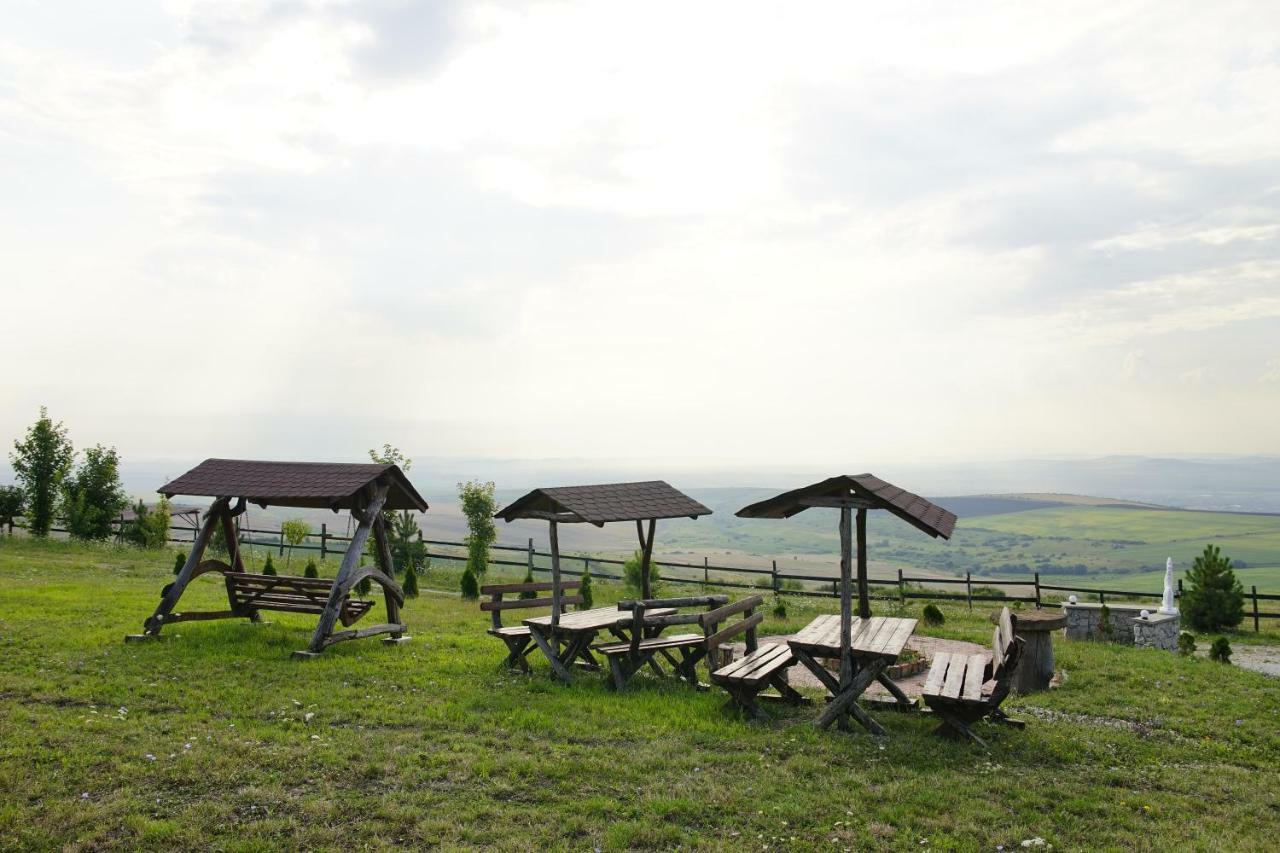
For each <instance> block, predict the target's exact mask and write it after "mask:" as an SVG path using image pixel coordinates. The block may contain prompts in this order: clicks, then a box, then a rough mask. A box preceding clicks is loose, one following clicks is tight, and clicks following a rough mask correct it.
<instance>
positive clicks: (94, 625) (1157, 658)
mask: <svg viewBox="0 0 1280 853" xmlns="http://www.w3.org/2000/svg"><path fill="white" fill-rule="evenodd" d="M172 564H173V555H172V552H163V553H155V554H146V553H143V552H139V551H134V550H127V549H115V548H106V547H103V548H95V547H87V546H81V545H74V544H68V543H57V542H50V543H40V542H32V541H29V540H22V539H18V540H12V539H7V538H0V580H3V583H0V709H3V712H2V713H0V846H3V847H4V848H12V849H48V848H65V849H98V848H108V847H128V848H130V849H175V848H194V847H202V848H203V847H213V848H217V849H229V850H257V849H276V848H345V849H350V848H366V847H367V848H378V847H396V846H421V845H440V846H444V847H449V848H456V847H497V848H503V849H513V850H516V849H518V850H529V849H539V848H553V849H573V850H584V849H592V848H596V847H599V848H604V849H617V848H627V847H640V848H669V847H677V846H683V847H708V848H733V849H762V848H763V847H766V846H767V847H769V848H771V849H774V848H786V849H810V848H823V849H829V848H834V849H848V848H852V849H861V848H867V847H884V848H894V849H904V848H908V847H910V848H912V849H965V850H969V849H986V850H993V849H995V848H996V846H997V845H1004V847H1005V849H1009V848H1010V847H1019V845H1020V844H1021V843H1022V842H1023V841H1024V840H1029V839H1034V838H1042V839H1044V841H1045V842H1046V843H1047V844H1051V845H1053V846H1054V847H1055V848H1058V849H1106V848H1115V849H1135V848H1137V849H1163V848H1167V847H1169V846H1176V847H1185V848H1192V849H1196V848H1199V849H1206V850H1208V849H1224V848H1226V849H1265V848H1273V845H1274V844H1275V839H1276V838H1277V836H1278V833H1280V802H1278V801H1277V798H1276V791H1277V790H1280V681H1278V680H1272V679H1267V678H1265V677H1263V676H1261V675H1257V674H1254V673H1250V672H1246V671H1242V670H1239V669H1237V668H1234V667H1224V666H1221V665H1219V664H1214V663H1211V662H1208V661H1204V660H1187V659H1182V658H1179V657H1177V656H1175V655H1171V654H1168V653H1162V652H1157V651H1147V650H1135V649H1131V648H1121V647H1115V646H1108V645H1101V644H1094V643H1061V644H1060V645H1059V646H1058V649H1057V657H1058V663H1059V666H1060V667H1061V668H1063V669H1064V670H1065V671H1066V673H1067V680H1066V682H1065V684H1064V686H1063V687H1062V688H1060V689H1058V690H1055V691H1051V692H1047V693H1040V694H1036V695H1034V696H1031V697H1027V698H1015V699H1013V700H1011V701H1010V702H1008V703H1007V704H1006V707H1008V708H1009V709H1010V710H1011V711H1012V712H1014V713H1015V714H1017V715H1020V716H1022V717H1024V718H1025V719H1027V720H1028V726H1027V728H1026V730H1025V731H1022V732H1018V731H1016V730H1012V729H995V728H991V727H988V726H985V725H983V726H981V727H980V731H982V732H984V733H985V734H986V735H988V736H989V739H990V741H991V744H992V747H991V750H990V751H984V750H982V749H979V748H976V747H974V746H970V745H964V744H956V743H951V742H947V741H942V740H940V739H936V738H934V737H932V736H930V734H929V732H930V730H931V729H932V727H933V723H932V721H931V720H930V719H928V718H927V717H924V716H921V715H903V714H893V713H880V714H878V718H879V719H880V720H881V722H882V723H883V724H884V725H885V727H886V728H887V729H888V731H889V735H890V736H889V737H888V738H887V739H876V738H873V737H870V736H868V735H866V734H861V733H859V734H841V733H838V732H835V731H831V732H823V731H817V730H815V729H814V728H813V726H812V725H811V720H812V718H813V716H814V711H813V709H798V710H796V711H794V712H791V713H789V714H788V715H787V716H784V717H783V718H781V719H779V720H776V721H774V722H772V723H770V724H765V725H761V724H747V723H744V722H742V721H741V720H739V719H737V718H735V717H734V716H732V715H730V714H728V713H726V712H724V711H723V710H722V709H721V705H722V703H723V701H724V697H723V694H721V693H719V692H717V691H710V692H705V693H698V692H694V691H691V690H689V689H687V688H682V687H680V686H678V685H667V684H658V683H655V682H653V681H646V680H644V679H640V680H639V683H638V684H637V686H636V687H634V688H633V689H631V690H629V691H627V692H624V693H622V694H616V693H613V692H611V691H609V690H607V689H606V688H605V686H604V683H603V679H602V678H599V677H594V676H586V677H584V678H582V679H580V680H579V682H578V683H577V684H575V685H574V686H572V687H568V688H566V687H563V686H559V685H557V684H554V683H552V681H551V680H550V678H549V676H548V669H547V667H546V665H545V663H541V662H540V664H539V665H538V666H536V667H535V673H534V675H533V676H531V677H527V676H519V675H513V674H508V673H504V672H501V671H499V669H498V666H497V665H498V662H499V661H500V660H501V659H502V656H503V654H502V647H501V644H500V643H499V642H497V641H496V640H494V639H493V638H491V637H488V636H486V635H485V633H484V627H485V624H486V619H487V615H482V614H481V613H480V612H479V610H478V608H477V607H476V605H475V604H474V603H466V602H462V601H460V600H459V599H458V598H456V597H455V596H453V595H450V594H432V593H427V594H424V595H423V596H422V597H421V598H418V599H417V600H415V601H412V602H410V603H409V605H408V606H407V608H406V611H405V612H406V616H407V619H408V622H409V624H410V625H411V627H412V629H413V635H414V640H413V642H411V643H408V644H406V645H404V646H400V647H384V646H382V645H381V644H379V643H377V642H376V641H359V642H353V643H346V644H342V645H340V646H337V647H334V648H333V649H331V650H330V651H329V652H327V653H326V654H325V655H324V657H322V658H320V659H318V660H313V661H305V662H296V661H292V660H290V659H289V653H290V652H291V651H293V650H294V649H299V648H302V647H304V646H305V644H306V642H307V639H308V638H309V636H310V631H311V628H312V627H313V626H314V620H313V619H312V618H310V617H304V616H289V615H283V614H271V618H272V619H273V620H274V622H273V624H271V625H269V626H265V627H263V626H253V625H249V624H247V623H239V622H206V623H188V624H180V625H176V626H171V627H170V628H169V629H168V630H167V631H166V633H167V634H168V635H169V637H170V638H169V639H168V640H167V641H165V642H162V643H151V644H130V645H126V644H124V643H123V642H122V638H123V635H124V634H125V633H132V632H136V631H138V630H139V629H140V627H141V622H142V620H143V618H144V617H145V616H147V615H148V614H149V613H150V611H151V609H152V608H153V607H154V605H155V603H156V600H157V596H158V594H159V590H160V587H161V586H162V585H163V584H164V583H166V582H167V581H168V579H169V578H170V577H171V574H170V573H171V568H172ZM294 569H295V570H297V571H300V569H301V566H300V564H297V560H295V566H294ZM455 584H456V575H452V574H447V573H444V572H440V573H438V574H432V575H430V576H429V577H428V578H427V579H426V580H425V581H424V585H426V586H436V587H440V588H447V589H453V588H455ZM617 594H618V590H617V589H616V588H612V587H610V586H609V585H607V584H603V583H600V584H598V585H597V604H599V603H602V602H603V601H607V600H610V599H611V598H615V597H617ZM188 596H189V597H188V598H187V599H185V600H184V606H186V607H193V606H194V605H196V604H202V605H207V606H210V607H215V606H225V596H224V595H223V593H222V592H221V585H220V584H219V583H218V582H217V581H216V580H214V579H211V578H203V579H201V580H199V581H197V582H196V583H195V584H194V585H193V588H192V590H191V591H189V593H188ZM220 599H221V604H219V600H220ZM788 604H789V613H788V617H787V619H786V620H777V619H770V620H769V621H767V622H766V623H765V627H766V628H767V629H769V631H770V632H781V631H786V630H794V629H795V628H797V627H799V626H800V625H802V624H804V623H805V622H807V621H808V619H809V618H811V617H812V615H813V614H814V613H816V612H818V611H817V610H813V609H805V608H806V606H811V607H814V608H817V607H821V608H823V609H824V610H826V611H830V610H832V609H833V608H834V607H835V603H834V602H833V601H828V600H824V601H820V602H815V603H813V604H812V605H807V603H806V602H798V601H790V602H789V603H788ZM921 604H922V602H917V603H914V604H913V606H912V608H911V609H910V612H912V613H913V614H917V613H918V609H919V607H920V606H921ZM944 611H945V612H946V615H947V618H948V621H947V625H946V626H945V628H944V629H941V630H939V631H936V632H935V633H939V634H945V635H948V636H954V637H963V638H966V639H972V640H975V641H979V642H986V641H988V640H989V637H990V624H989V623H988V622H987V621H986V620H985V613H975V614H969V613H967V612H966V611H964V610H963V609H961V608H957V607H944ZM880 612H885V611H884V610H883V608H882V609H881V610H880ZM376 616H377V614H376V613H375V618H376ZM1019 849H1021V848H1019Z"/></svg>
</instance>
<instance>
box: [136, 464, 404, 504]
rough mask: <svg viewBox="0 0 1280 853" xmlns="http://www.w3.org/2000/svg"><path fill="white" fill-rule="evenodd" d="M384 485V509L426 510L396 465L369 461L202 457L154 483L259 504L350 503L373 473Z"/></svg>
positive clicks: (168, 491)
mask: <svg viewBox="0 0 1280 853" xmlns="http://www.w3.org/2000/svg"><path fill="white" fill-rule="evenodd" d="M384 475H385V476H387V477H388V478H389V480H390V488H389V489H388V491H387V501H386V504H385V505H384V506H383V508H384V509H390V510H395V509H413V510H418V511H419V512H426V510H427V502H426V501H425V500H424V499H423V497H422V495H420V494H418V491H417V489H415V488H414V487H413V484H412V483H410V482H409V478H408V477H406V476H405V475H404V472H403V471H401V470H400V468H399V467H397V466H396V465H380V464H378V463H374V462H356V463H348V462H266V461H260V460H250V459H206V460H205V461H203V462H201V463H200V464H199V465H197V466H196V467H194V468H192V469H191V470H190V471H188V472H187V473H185V474H183V475H182V476H181V477H178V478H177V479H176V480H174V481H172V482H170V483H166V484H165V485H163V486H161V487H160V488H159V489H157V491H158V492H160V493H161V494H162V495H165V496H166V497H170V498H172V497H173V496H174V495H207V496H209V497H237V498H239V497H242V498H244V499H245V500H248V501H250V502H252V503H256V504H260V505H263V506H270V505H275V506H295V507H315V508H323V509H333V510H335V511H336V510H339V509H351V506H352V504H353V502H354V501H355V498H356V496H357V495H359V494H360V492H361V491H362V490H363V489H365V488H366V487H367V486H369V485H370V484H372V483H373V482H374V481H375V480H377V479H378V478H379V477H383V476H384Z"/></svg>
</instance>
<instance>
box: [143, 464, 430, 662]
mask: <svg viewBox="0 0 1280 853" xmlns="http://www.w3.org/2000/svg"><path fill="white" fill-rule="evenodd" d="M158 491H159V492H160V493H161V494H163V495H165V496H166V497H169V498H172V497H173V496H174V495H188V496H207V497H212V498H213V499H214V501H213V503H212V504H211V505H210V507H209V509H208V511H207V512H206V513H205V516H204V524H203V526H202V527H201V528H200V532H199V533H198V534H197V536H196V540H195V543H194V544H193V545H192V547H191V552H190V553H189V554H188V555H187V561H186V563H185V564H184V565H183V567H182V570H181V571H180V572H179V573H178V577H177V578H176V579H175V580H174V582H173V583H172V584H170V585H169V586H167V587H165V589H164V592H163V593H162V597H161V600H160V604H159V606H157V607H156V610H155V613H153V614H152V615H151V616H150V618H148V619H147V620H146V622H145V623H143V624H144V628H145V633H143V634H140V635H132V636H131V637H130V638H129V639H146V638H155V637H158V636H159V635H160V631H161V629H162V628H163V627H164V626H165V625H168V624H170V623H172V622H184V621H190V620H205V619H222V618H233V617H247V618H249V619H251V620H253V621H255V622H256V621H258V611H259V610H276V611H284V612H290V613H314V614H318V615H319V616H320V621H319V624H317V625H316V630H315V633H314V635H313V636H312V638H311V644H310V646H309V647H308V649H307V650H306V651H301V652H295V653H294V656H295V657H311V656H313V655H316V654H319V653H320V652H322V651H324V649H325V648H326V647H327V646H330V645H332V644H334V643H337V642H341V641H343V640H354V639H357V638H360V637H370V636H374V635H377V634H389V635H390V637H389V638H386V641H387V642H399V641H403V640H407V639H408V637H405V636H404V633H405V631H406V630H407V628H406V626H405V625H404V624H403V623H402V622H401V621H400V607H401V606H402V605H403V604H404V592H403V591H402V590H401V589H400V585H399V584H397V583H396V582H395V580H394V569H393V564H392V561H391V549H390V544H389V542H388V538H387V530H386V527H385V524H384V522H383V518H382V513H383V511H384V510H417V511H419V512H425V511H426V510H427V502H426V501H425V500H423V498H422V496H421V495H420V494H418V492H417V490H416V489H415V488H414V487H413V484H411V483H410V482H409V480H408V478H407V477H405V475H404V472H402V471H401V470H400V469H399V468H398V467H397V466H395V465H382V464H376V463H354V464H347V463H328V462H264V461H252V460H244V459H206V460H205V461H204V462H201V463H200V464H199V465H197V466H196V467H195V468H192V469H191V470H190V471H188V472H187V473H185V474H183V475H182V476H181V477H179V478H178V479H176V480H174V481H173V482H171V483H167V484H166V485H164V486H161V487H160V488H159V489H158ZM233 501H234V504H233ZM250 503H253V504H257V505H258V506H260V507H262V508H264V509H265V508H266V507H268V506H283V507H302V508H311V509H330V510H332V511H333V512H338V511H339V510H344V509H345V510H348V511H349V512H350V513H351V515H352V517H354V518H355V520H356V521H357V522H358V525H357V527H356V530H355V533H354V534H353V535H352V537H351V541H350V543H349V544H348V546H347V550H346V553H345V554H343V557H342V563H341V564H340V566H339V568H338V575H337V577H336V578H335V579H334V580H333V581H327V580H319V579H311V578H300V577H289V576H274V575H270V576H269V575H254V574H249V573H248V572H246V571H245V567H244V562H243V560H242V559H241V556H240V546H239V541H238V539H237V536H236V530H235V524H234V519H235V518H236V517H237V516H239V515H240V514H241V513H243V512H244V511H245V508H246V507H247V505H248V504H250ZM218 527H221V529H222V533H223V537H224V538H225V540H226V545H227V552H228V559H229V561H230V562H229V563H224V562H222V561H221V560H204V559H202V558H203V556H204V551H205V548H206V547H207V546H208V544H209V539H210V537H212V536H213V532H214V530H215V528H218ZM370 534H372V535H373V538H374V542H375V543H376V544H377V548H376V560H375V561H376V563H377V565H374V566H358V565H357V563H358V562H359V560H360V556H361V555H362V554H363V553H364V549H365V544H366V542H367V541H368V538H369V535H370ZM211 571H216V572H221V573H222V574H223V575H224V577H225V579H226V584H227V595H228V600H229V609H228V610H226V611H215V612H186V613H174V612H173V610H174V607H175V606H176V605H177V603H178V600H179V599H180V598H181V597H182V593H183V592H184V591H185V590H186V588H187V585H188V584H189V583H190V582H191V581H192V580H193V579H194V578H196V577H198V576H200V575H202V574H204V573H206V572H211ZM365 578H369V579H371V580H373V581H375V582H377V583H378V584H379V585H381V586H382V588H383V592H384V598H385V600H386V607H387V621H386V623H385V624H381V625H374V626H371V627H368V628H361V629H352V630H348V631H341V632H337V633H335V632H334V630H333V629H334V625H335V623H336V622H338V621H339V620H341V621H342V622H343V624H344V625H350V624H351V623H352V622H355V621H356V620H357V619H359V618H360V617H361V616H363V615H364V614H365V613H366V612H367V611H368V609H369V607H370V606H371V604H370V603H369V602H353V601H351V600H350V599H349V596H350V593H351V591H352V589H353V588H354V587H355V585H356V584H358V583H359V582H360V581H362V580H363V579H365Z"/></svg>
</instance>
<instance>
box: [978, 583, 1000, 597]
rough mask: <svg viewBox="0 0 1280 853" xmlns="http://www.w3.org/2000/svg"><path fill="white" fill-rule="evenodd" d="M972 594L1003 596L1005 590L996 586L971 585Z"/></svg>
mask: <svg viewBox="0 0 1280 853" xmlns="http://www.w3.org/2000/svg"><path fill="white" fill-rule="evenodd" d="M973 594H974V595H987V596H991V597H992V598H1004V597H1005V591H1004V590H1003V589H1000V587H997V586H975V587H973Z"/></svg>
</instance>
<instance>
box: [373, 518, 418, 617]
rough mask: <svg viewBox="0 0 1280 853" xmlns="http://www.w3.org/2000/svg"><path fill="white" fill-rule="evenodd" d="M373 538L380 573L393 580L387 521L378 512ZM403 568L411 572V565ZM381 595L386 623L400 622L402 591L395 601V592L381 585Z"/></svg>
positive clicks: (393, 565)
mask: <svg viewBox="0 0 1280 853" xmlns="http://www.w3.org/2000/svg"><path fill="white" fill-rule="evenodd" d="M373 539H374V543H375V544H376V545H377V551H378V565H379V567H380V568H381V569H382V573H383V574H384V575H386V576H387V578H388V579H390V580H395V576H396V569H395V561H394V560H392V558H391V542H390V541H389V539H388V537H387V523H386V519H384V518H383V517H382V513H378V515H377V516H376V517H375V518H374V521H373ZM404 570H405V571H406V572H411V571H413V566H412V565H406V566H405V567H404ZM382 597H383V600H384V601H385V602H386V607H387V624H389V625H398V624H400V602H401V601H404V591H403V590H401V592H400V601H397V600H396V596H395V593H393V592H392V591H391V589H390V588H389V587H387V586H385V585H384V586H383V587H382ZM391 636H392V637H393V638H398V637H399V636H400V635H399V634H392V635H391Z"/></svg>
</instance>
